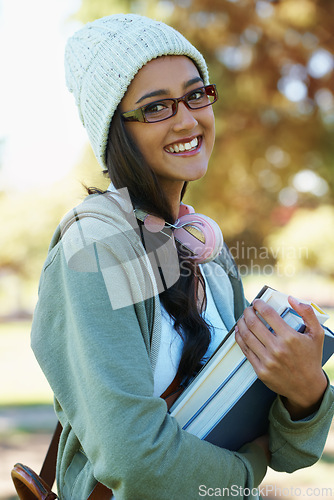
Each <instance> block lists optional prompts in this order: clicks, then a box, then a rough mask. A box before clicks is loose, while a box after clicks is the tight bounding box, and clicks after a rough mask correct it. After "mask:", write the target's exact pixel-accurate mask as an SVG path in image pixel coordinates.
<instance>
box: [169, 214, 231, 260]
mask: <svg viewBox="0 0 334 500" xmlns="http://www.w3.org/2000/svg"><path fill="white" fill-rule="evenodd" d="M174 237H175V239H176V240H177V241H179V243H181V245H183V246H184V247H185V248H187V249H188V250H190V252H191V253H192V256H190V258H191V259H192V260H194V261H195V262H197V263H199V264H204V263H205V262H209V261H211V260H213V259H215V258H216V257H217V256H218V255H219V253H220V252H221V250H222V248H223V244H224V239H223V235H222V232H221V230H220V227H219V226H218V224H217V223H216V222H215V221H214V220H212V219H210V217H207V216H206V215H202V214H186V215H184V216H182V217H180V219H179V220H178V223H177V227H176V229H174Z"/></svg>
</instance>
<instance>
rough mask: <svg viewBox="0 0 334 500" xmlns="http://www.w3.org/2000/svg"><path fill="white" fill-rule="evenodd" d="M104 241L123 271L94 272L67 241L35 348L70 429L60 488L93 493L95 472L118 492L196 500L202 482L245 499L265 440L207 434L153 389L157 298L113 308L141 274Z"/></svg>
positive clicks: (48, 281) (51, 270)
mask: <svg viewBox="0 0 334 500" xmlns="http://www.w3.org/2000/svg"><path fill="white" fill-rule="evenodd" d="M94 244H95V245H96V255H98V256H99V259H100V260H101V261H103V262H104V265H105V264H106V262H108V265H109V266H111V267H112V266H113V267H114V268H115V269H117V270H118V273H119V274H118V276H117V275H114V282H113V283H112V284H111V283H108V286H107V285H106V282H105V276H103V273H102V271H101V266H99V265H98V266H97V269H95V270H94V272H91V270H90V271H85V269H81V270H80V271H78V270H75V269H71V268H70V267H69V266H68V265H67V261H66V258H65V255H64V252H63V249H62V245H58V246H57V247H56V248H54V249H53V250H52V252H51V255H50V258H49V261H48V263H47V265H46V266H45V269H44V272H43V275H42V278H41V282H40V291H39V301H38V305H37V308H36V311H35V315H34V321H33V329H32V347H33V350H34V352H35V355H36V357H37V360H38V362H39V364H40V365H41V367H42V369H43V371H44V373H45V375H46V377H47V379H48V381H49V383H50V385H51V388H52V390H53V392H54V394H55V398H56V400H57V407H58V410H59V413H58V414H59V416H60V417H61V421H62V424H63V425H64V428H65V429H66V432H65V433H64V435H63V438H62V445H61V449H60V452H59V457H58V474H59V475H60V477H59V480H58V485H59V488H60V495H64V491H65V490H66V491H67V492H70V493H68V494H67V493H66V500H69V499H70V498H72V499H77V498H86V496H85V495H86V494H87V493H88V490H86V491H85V490H84V488H85V486H84V485H85V484H90V485H92V477H93V478H94V480H97V481H99V482H102V483H103V484H105V485H106V486H108V487H109V488H111V489H113V491H114V493H115V496H116V498H117V500H133V499H134V498H136V499H138V500H139V499H145V500H150V499H151V500H156V499H159V500H164V499H166V500H167V499H168V500H169V499H170V498H182V499H185V500H187V499H189V500H193V498H197V497H198V495H199V491H200V490H199V488H200V486H201V485H205V487H207V488H215V489H217V488H218V489H221V491H223V489H224V488H225V491H227V490H226V488H229V489H231V488H232V487H234V488H239V490H238V491H239V492H240V494H239V495H234V496H235V498H243V494H242V489H243V488H249V489H250V490H252V489H253V488H255V487H256V486H258V485H259V483H260V482H261V480H262V479H263V477H264V475H265V472H266V459H265V456H264V453H263V451H262V449H261V448H259V447H257V446H253V445H250V446H248V447H246V448H245V449H242V450H240V452H239V453H237V452H231V451H228V450H225V449H221V448H219V447H216V446H214V445H212V444H210V443H208V442H206V441H201V440H200V439H198V438H197V437H195V436H193V435H191V434H189V433H187V432H186V431H183V430H182V429H181V428H180V427H179V425H178V424H177V422H176V420H175V419H173V418H172V417H171V416H170V415H169V414H168V413H167V407H166V403H165V401H163V400H162V399H160V398H156V397H153V373H152V368H151V364H150V358H149V350H150V345H149V342H148V340H147V339H148V337H149V333H150V325H149V321H148V319H147V318H148V310H149V307H150V306H149V303H150V301H149V300H146V301H143V302H138V303H136V304H132V305H127V306H126V307H122V308H116V309H115V308H112V306H111V300H110V293H114V294H116V295H117V294H118V293H119V283H121V282H124V281H126V280H127V279H130V280H131V282H132V283H135V282H136V280H135V279H134V276H131V277H130V276H129V272H130V271H129V269H128V270H127V271H126V272H125V271H124V267H123V266H122V265H121V263H120V259H119V258H118V257H117V256H116V255H115V254H113V253H112V251H111V249H110V247H107V246H105V245H103V244H100V243H98V242H95V243H94ZM98 264H99V263H98ZM111 285H112V286H111ZM133 286H134V285H133ZM145 318H146V320H145ZM73 433H74V435H75V436H76V440H74V439H73V438H72V439H70V437H69V436H70V434H73ZM66 436H68V439H67V438H66ZM75 442H78V443H80V448H78V447H75V446H74V444H73V443H75ZM79 455H80V457H79ZM78 457H79V458H78ZM83 457H86V459H84V458H83ZM89 475H91V476H92V477H90V479H89V480H87V481H86V482H85V480H84V478H85V477H86V478H87V476H89ZM64 478H66V480H65V479H64ZM87 496H88V495H87ZM61 497H62V496H61ZM249 498H253V497H252V496H250V497H249Z"/></svg>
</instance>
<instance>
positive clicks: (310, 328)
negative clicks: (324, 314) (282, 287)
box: [288, 296, 323, 335]
mask: <svg viewBox="0 0 334 500" xmlns="http://www.w3.org/2000/svg"><path fill="white" fill-rule="evenodd" d="M288 301H289V304H290V305H291V307H292V308H293V309H294V310H295V311H296V313H297V314H299V316H301V317H302V318H303V321H304V323H305V326H306V332H312V333H313V334H315V335H317V334H319V335H322V334H323V328H322V326H321V324H320V323H319V321H318V318H317V317H316V315H315V312H314V311H313V308H312V306H311V305H310V304H304V303H303V302H299V300H297V299H296V298H295V297H291V296H289V297H288Z"/></svg>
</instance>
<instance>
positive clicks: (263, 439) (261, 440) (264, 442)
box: [253, 434, 271, 464]
mask: <svg viewBox="0 0 334 500" xmlns="http://www.w3.org/2000/svg"><path fill="white" fill-rule="evenodd" d="M253 443H254V444H256V445H257V446H260V448H262V450H263V451H264V453H265V455H266V458H267V463H268V464H270V460H271V453H270V450H269V434H263V436H260V437H258V438H256V439H254V441H253Z"/></svg>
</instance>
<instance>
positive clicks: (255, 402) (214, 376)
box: [169, 286, 334, 451]
mask: <svg viewBox="0 0 334 500" xmlns="http://www.w3.org/2000/svg"><path fill="white" fill-rule="evenodd" d="M256 298H261V299H262V300H264V301H265V302H267V303H268V304H270V305H271V306H272V307H273V308H274V309H275V310H276V311H277V312H278V314H279V315H280V316H281V317H282V318H284V320H285V321H286V323H287V324H288V325H289V326H291V327H292V328H294V329H295V330H296V331H299V332H301V334H302V332H303V331H304V329H305V325H304V323H303V320H302V318H301V317H300V316H299V315H298V314H297V313H296V312H295V311H294V309H292V308H291V306H290V304H289V302H288V296H287V295H285V294H283V293H281V292H278V291H277V290H274V289H272V288H270V287H268V286H265V287H263V288H262V290H261V291H260V293H259V294H258V295H257V296H256ZM310 304H311V306H312V308H313V310H314V312H315V314H316V316H317V318H318V320H319V322H320V323H321V324H322V325H323V324H324V323H325V321H326V320H327V319H328V318H329V316H328V315H327V314H326V313H325V312H324V311H323V310H322V309H321V308H320V307H318V306H317V305H316V304H314V303H310ZM260 319H261V320H262V321H263V322H264V323H265V324H266V322H265V321H264V320H263V318H261V317H260ZM266 326H267V327H268V328H269V330H271V329H270V327H269V325H267V324H266ZM324 330H325V341H324V350H323V360H322V361H323V364H324V363H325V362H326V361H327V360H328V359H329V358H330V356H331V355H332V354H333V352H334V334H333V332H331V331H330V330H328V329H326V328H324ZM234 333H235V327H233V328H232V330H231V331H230V332H229V333H228V335H227V336H226V337H225V338H224V340H223V342H222V343H221V344H220V346H219V347H218V349H217V350H216V351H215V352H214V354H213V355H212V356H211V358H210V359H209V360H208V361H207V362H206V364H205V365H204V366H203V368H202V369H201V370H200V371H199V372H198V374H197V375H196V377H195V378H194V379H193V380H192V381H191V383H190V384H189V385H188V386H187V388H186V389H185V390H184V391H183V392H182V394H181V396H179V398H178V399H177V400H176V401H175V403H174V404H173V406H172V407H171V408H170V410H169V412H170V414H171V416H173V417H175V418H176V420H177V421H178V422H179V424H180V425H181V426H182V428H183V429H185V430H187V431H188V432H190V433H191V434H194V435H196V436H198V437H199V438H201V439H205V440H206V441H209V442H211V443H213V444H216V445H218V446H221V447H222V448H227V449H229V450H234V451H236V450H238V449H239V448H240V447H241V446H242V445H243V444H245V443H247V442H250V441H253V440H254V439H255V438H256V437H258V436H260V435H262V434H265V433H266V431H267V428H268V414H269V410H270V407H271V404H272V402H273V401H274V399H275V397H276V394H275V393H274V392H272V391H271V390H270V389H268V387H266V386H265V385H264V383H263V382H261V381H260V380H259V379H258V378H257V375H256V373H255V371H254V369H253V367H252V365H251V364H250V362H249V361H248V360H247V358H246V357H245V355H244V354H243V352H242V351H241V349H240V347H239V346H238V344H237V343H236V341H235V335H234Z"/></svg>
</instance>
